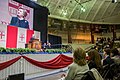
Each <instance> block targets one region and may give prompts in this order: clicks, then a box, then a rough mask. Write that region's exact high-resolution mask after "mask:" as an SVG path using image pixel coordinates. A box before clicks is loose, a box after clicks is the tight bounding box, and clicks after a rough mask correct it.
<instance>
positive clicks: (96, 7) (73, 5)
mask: <svg viewBox="0 0 120 80" xmlns="http://www.w3.org/2000/svg"><path fill="white" fill-rule="evenodd" d="M115 1H117V2H115ZM37 3H38V4H40V5H42V6H46V7H47V8H48V9H49V13H50V15H49V17H52V18H58V19H63V20H69V21H76V22H87V23H99V24H100V23H102V24H103V23H104V24H120V0H38V1H37Z"/></svg>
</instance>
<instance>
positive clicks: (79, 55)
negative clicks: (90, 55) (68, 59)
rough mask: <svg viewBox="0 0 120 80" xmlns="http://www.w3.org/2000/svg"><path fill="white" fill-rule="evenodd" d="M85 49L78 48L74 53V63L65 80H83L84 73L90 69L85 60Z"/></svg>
mask: <svg viewBox="0 0 120 80" xmlns="http://www.w3.org/2000/svg"><path fill="white" fill-rule="evenodd" d="M85 57H86V54H85V51H84V50H83V49H81V48H77V49H76V50H75V51H74V54H73V63H72V64H71V65H70V66H69V68H68V73H67V75H66V76H65V78H64V80H81V78H82V77H83V75H84V74H85V73H86V72H88V71H89V67H88V64H87V62H86V60H85Z"/></svg>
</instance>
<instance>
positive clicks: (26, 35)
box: [0, 25, 40, 48]
mask: <svg viewBox="0 0 120 80" xmlns="http://www.w3.org/2000/svg"><path fill="white" fill-rule="evenodd" d="M33 34H34V35H35V38H36V39H39V41H40V32H38V31H33V30H29V29H24V28H19V27H14V26H6V25H0V47H5V48H25V44H27V43H28V42H29V41H30V38H31V37H32V35H33Z"/></svg>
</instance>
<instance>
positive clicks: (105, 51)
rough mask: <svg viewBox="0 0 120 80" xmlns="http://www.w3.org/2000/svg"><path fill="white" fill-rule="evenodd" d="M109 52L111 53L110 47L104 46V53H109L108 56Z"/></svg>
mask: <svg viewBox="0 0 120 80" xmlns="http://www.w3.org/2000/svg"><path fill="white" fill-rule="evenodd" d="M110 53H111V50H110V48H105V49H104V54H106V55H109V56H110Z"/></svg>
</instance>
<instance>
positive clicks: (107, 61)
mask: <svg viewBox="0 0 120 80" xmlns="http://www.w3.org/2000/svg"><path fill="white" fill-rule="evenodd" d="M110 53H111V51H110V48H106V49H105V50H104V53H103V55H104V59H103V65H107V64H108V65H110V64H112V63H114V61H113V60H112V59H111V57H110Z"/></svg>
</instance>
